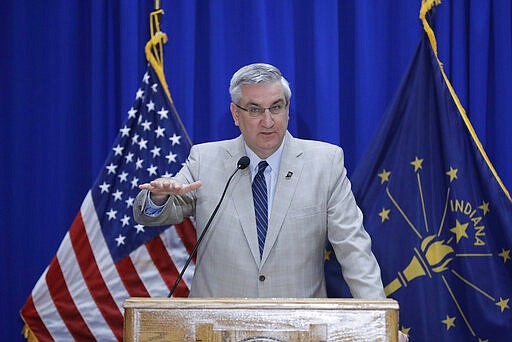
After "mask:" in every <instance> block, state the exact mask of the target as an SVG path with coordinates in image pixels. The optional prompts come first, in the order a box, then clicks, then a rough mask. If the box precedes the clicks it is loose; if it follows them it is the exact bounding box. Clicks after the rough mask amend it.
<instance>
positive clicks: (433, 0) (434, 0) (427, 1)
mask: <svg viewBox="0 0 512 342" xmlns="http://www.w3.org/2000/svg"><path fill="white" fill-rule="evenodd" d="M439 4H441V0H422V2H421V8H420V19H421V21H422V23H423V29H424V31H425V33H426V34H427V36H428V39H429V41H430V45H431V47H432V50H433V51H434V54H435V56H436V60H437V64H438V65H439V69H440V70H441V73H442V75H443V78H444V81H445V83H446V86H447V87H448V89H449V90H450V94H451V95H452V99H453V101H454V102H455V104H456V106H457V108H458V110H459V113H460V115H461V117H462V120H464V123H465V124H466V127H467V128H468V131H469V133H470V134H471V137H472V138H473V141H474V142H475V144H476V146H477V147H478V150H479V151H480V153H481V154H482V157H483V158H484V160H485V162H486V163H487V166H488V167H489V169H490V170H491V172H492V174H493V175H494V178H495V179H496V181H497V182H498V184H499V185H500V187H501V190H502V191H503V192H504V193H505V195H506V196H507V198H508V199H509V201H511V202H512V197H510V193H509V192H508V190H507V188H506V187H505V184H503V182H502V181H501V178H500V177H499V176H498V173H497V172H496V169H495V168H494V166H493V165H492V163H491V160H490V159H489V157H488V155H487V153H486V152H485V150H484V147H483V146H482V143H481V142H480V139H478V136H477V135H476V132H475V130H474V128H473V125H472V124H471V121H469V118H468V116H467V115H466V111H465V110H464V107H463V106H462V104H461V103H460V100H459V97H458V96H457V94H456V93H455V90H454V89H453V87H452V84H451V83H450V80H449V79H448V76H446V73H445V72H444V68H443V63H442V62H441V61H440V60H439V56H438V54H437V40H436V36H435V33H434V31H433V30H432V28H431V27H430V25H429V23H428V21H427V19H426V14H427V12H428V11H430V10H431V9H432V8H433V7H434V6H437V5H439Z"/></svg>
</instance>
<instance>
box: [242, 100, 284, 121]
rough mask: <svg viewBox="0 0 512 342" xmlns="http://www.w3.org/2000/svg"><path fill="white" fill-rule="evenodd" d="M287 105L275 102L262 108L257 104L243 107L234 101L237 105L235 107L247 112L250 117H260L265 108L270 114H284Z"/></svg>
mask: <svg viewBox="0 0 512 342" xmlns="http://www.w3.org/2000/svg"><path fill="white" fill-rule="evenodd" d="M287 105H288V104H287V103H276V104H274V105H272V106H270V107H268V108H263V107H259V106H250V107H248V108H244V107H242V106H240V105H238V104H236V103H235V106H237V108H239V109H241V110H244V111H246V112H247V113H249V116H250V117H251V118H261V117H262V116H263V114H265V111H266V110H267V109H268V111H269V112H270V114H273V115H280V114H284V113H285V112H286V106H287Z"/></svg>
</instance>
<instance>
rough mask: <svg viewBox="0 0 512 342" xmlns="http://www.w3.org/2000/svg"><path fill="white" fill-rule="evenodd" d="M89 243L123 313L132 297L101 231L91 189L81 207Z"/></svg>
mask: <svg viewBox="0 0 512 342" xmlns="http://www.w3.org/2000/svg"><path fill="white" fill-rule="evenodd" d="M80 211H81V213H82V220H83V223H84V227H85V231H86V232H87V237H88V238H89V244H90V245H91V248H92V251H93V254H94V259H95V260H96V264H97V265H98V268H99V270H100V273H101V276H102V277H103V280H104V282H105V285H106V286H107V288H108V290H109V291H110V295H111V296H112V297H113V298H114V300H115V302H116V304H117V306H118V308H119V310H120V311H121V313H124V308H123V303H124V301H125V300H126V298H128V297H130V295H129V294H128V291H127V290H126V288H125V287H124V284H123V282H122V281H121V278H120V276H119V273H118V272H117V268H116V267H115V265H114V260H113V259H112V256H111V255H110V253H109V249H108V246H107V243H106V242H105V238H104V236H103V234H102V232H101V227H100V224H99V220H98V215H97V214H96V209H95V208H94V202H93V200H92V195H91V191H90V190H89V192H87V195H86V196H85V199H84V201H83V203H82V207H81V209H80Z"/></svg>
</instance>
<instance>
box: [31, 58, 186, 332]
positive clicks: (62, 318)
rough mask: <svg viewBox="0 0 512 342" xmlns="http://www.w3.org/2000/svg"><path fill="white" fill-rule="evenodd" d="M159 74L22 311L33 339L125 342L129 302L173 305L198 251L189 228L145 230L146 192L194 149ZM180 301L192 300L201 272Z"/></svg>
mask: <svg viewBox="0 0 512 342" xmlns="http://www.w3.org/2000/svg"><path fill="white" fill-rule="evenodd" d="M170 108H171V105H170V101H169V99H168V97H167V95H166V93H165V91H164V89H162V84H161V83H160V81H159V79H158V77H157V74H156V73H155V71H154V69H153V67H152V66H151V65H148V69H147V72H146V73H145V74H144V77H143V80H142V84H141V87H140V88H139V90H138V91H137V95H136V98H135V102H134V104H133V106H132V108H131V109H130V110H129V112H128V119H127V121H126V123H125V124H124V126H123V127H122V128H121V129H120V132H119V134H118V136H117V139H116V141H115V143H114V147H113V148H112V151H111V152H110V155H109V156H108V158H107V160H106V162H105V166H104V168H103V170H102V171H101V173H100V175H99V177H98V179H97V180H96V182H95V183H94V185H93V186H92V188H91V189H90V191H89V192H88V193H87V195H86V196H85V199H84V201H83V203H82V206H81V208H80V212H79V213H78V215H77V216H76V218H75V220H74V222H73V224H72V225H71V228H70V230H69V232H68V233H67V234H66V236H65V237H64V240H63V241H62V243H61V245H60V247H59V250H58V251H57V255H56V256H55V257H54V258H53V260H52V262H51V264H50V265H49V266H48V268H47V269H46V270H45V272H44V273H43V275H42V276H41V278H40V279H39V281H38V282H37V284H36V286H35V287H34V289H33V290H32V294H31V295H30V297H29V298H28V300H27V302H26V303H25V305H24V306H23V308H22V310H21V315H22V318H23V320H24V321H25V324H26V325H25V336H27V337H30V336H35V337H36V338H37V339H38V340H39V341H52V340H56V341H72V340H97V341H115V340H118V341H121V340H122V338H123V307H122V305H123V303H124V301H125V300H126V299H127V298H128V297H134V296H136V297H166V296H167V294H168V293H169V289H170V288H171V287H172V286H173V285H174V282H175V280H176V278H177V277H178V274H179V270H181V269H182V267H183V266H184V264H185V262H186V260H187V258H188V256H189V253H190V252H191V250H192V247H193V245H194V242H195V239H196V235H195V230H194V227H193V225H192V223H191V222H190V221H188V220H186V221H184V222H183V223H182V224H179V225H176V226H171V227H160V228H146V227H144V226H142V225H140V224H137V223H136V222H135V221H134V219H133V216H132V206H133V201H134V199H135V196H136V195H137V193H138V191H139V189H138V185H139V184H141V183H144V182H148V181H150V180H152V179H154V178H156V177H159V176H172V175H173V174H174V173H176V172H177V171H178V170H179V169H180V168H181V165H182V163H183V162H184V161H185V159H186V158H187V156H188V153H189V150H190V147H191V146H190V143H189V142H188V140H187V139H186V135H185V132H184V131H183V129H182V127H181V126H180V124H179V123H180V122H179V120H178V118H177V117H176V116H175V115H174V114H173V112H172V111H171V110H170ZM191 266H192V267H189V268H188V270H187V273H185V276H184V282H181V283H180V286H179V287H178V289H177V290H176V292H175V295H176V296H188V292H189V288H190V283H191V279H192V274H193V272H194V267H193V265H191Z"/></svg>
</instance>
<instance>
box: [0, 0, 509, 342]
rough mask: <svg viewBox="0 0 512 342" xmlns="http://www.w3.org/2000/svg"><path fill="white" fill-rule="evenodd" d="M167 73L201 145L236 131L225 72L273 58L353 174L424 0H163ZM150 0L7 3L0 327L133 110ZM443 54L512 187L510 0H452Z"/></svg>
mask: <svg viewBox="0 0 512 342" xmlns="http://www.w3.org/2000/svg"><path fill="white" fill-rule="evenodd" d="M162 7H163V9H164V10H165V12H166V13H165V15H164V16H163V18H162V30H163V31H165V32H166V33H167V35H168V37H169V42H168V44H167V45H166V50H165V74H166V76H167V81H168V83H169V86H170V90H171V94H172V96H173V99H174V102H175V104H176V107H177V109H178V112H179V113H180V115H181V117H182V119H183V121H184V124H185V127H186V128H187V130H188V133H189V135H190V137H191V139H192V141H193V142H194V143H200V142H205V141H210V140H217V139H224V138H231V137H233V136H235V135H237V134H238V131H237V128H236V127H235V126H234V125H233V123H232V121H231V117H230V114H229V94H228V91H227V88H228V83H229V79H230V77H231V75H232V74H233V72H234V71H236V70H237V69H238V68H239V67H241V66H243V65H245V64H248V63H252V62H257V61H261V62H268V63H272V64H274V65H276V66H278V67H279V68H280V69H281V71H282V72H283V73H284V75H285V76H286V77H287V79H288V80H289V81H290V83H291V86H292V92H293V96H292V102H291V118H290V131H291V132H292V133H293V134H294V135H296V136H299V137H302V138H312V139H318V140H323V141H328V142H331V143H334V144H339V145H341V146H342V147H343V148H344V149H345V152H346V157H347V168H348V171H349V174H350V173H351V172H352V170H353V169H354V168H355V166H356V165H357V163H358V161H359V160H360V157H361V155H362V154H363V152H364V151H365V150H366V148H367V147H368V144H369V142H370V140H371V137H372V135H373V134H374V132H375V130H376V127H377V126H378V125H379V121H380V119H381V117H382V116H383V114H384V112H385V111H386V108H387V106H388V105H389V104H390V102H391V100H392V99H393V96H394V94H395V92H396V90H397V87H398V85H399V83H400V81H401V79H402V77H403V76H404V73H405V70H406V69H407V66H408V64H409V63H410V61H411V59H412V56H413V53H414V51H415V48H416V46H417V44H418V42H419V40H420V38H421V30H422V27H421V24H420V21H419V19H418V14H419V8H420V0H417V1H413V0H394V1H372V0H363V1H356V0H343V1H334V0H325V1H314V0H309V1H307V0H300V1H298V0H272V1H271V0H268V1H262V0H231V1H228V0H224V1H222V0H215V1H214V0H212V1H200V0H197V1H192V0H163V1H162ZM152 9H153V1H150V0H148V1H142V0H138V1H136V0H122V1H121V0H111V1H104V0H91V1H67V0H60V1H59V0H49V1H45V2H42V1H28V0H25V1H2V2H1V3H0V13H2V20H1V21H0V37H1V42H2V44H3V47H2V49H1V51H0V56H1V58H0V80H1V82H2V87H1V91H0V110H1V113H2V114H1V118H2V124H1V125H0V127H1V128H0V129H1V132H0V137H1V142H2V147H1V152H0V158H1V159H0V165H1V170H2V171H1V172H2V173H1V177H0V182H1V183H0V191H1V197H0V198H1V203H0V217H1V218H2V223H3V228H2V232H3V234H2V239H1V240H0V251H1V252H0V253H1V258H0V270H1V274H2V275H3V277H2V279H3V281H2V284H1V285H0V298H1V299H0V301H1V303H2V304H1V305H0V322H1V323H0V324H1V326H2V328H1V329H0V335H2V336H1V337H2V340H8V341H14V340H21V339H22V337H21V335H20V331H21V328H22V326H23V323H22V321H21V319H20V318H19V315H18V311H19V309H20V308H21V307H22V305H23V303H24V302H25V300H26V299H27V297H28V296H29V294H30V291H31V290H32V288H33V286H34V285H35V282H36V281H37V279H38V278H39V276H40V275H41V274H42V272H43V271H44V269H45V267H46V266H47V265H48V264H49V263H50V261H51V259H52V257H53V256H54V254H55V252H56V250H57V247H58V245H59V243H60V241H61V239H62V238H63V236H64V235H65V233H66V232H67V230H68V228H69V226H70V224H71V222H72V220H73V218H74V217H75V215H76V213H77V212H78V210H79V208H80V204H81V202H82V200H83V198H84V196H85V194H86V192H87V190H88V189H89V187H90V186H91V185H92V183H93V181H94V180H95V178H96V176H97V174H98V173H99V171H100V169H101V166H102V165H103V162H104V161H105V158H106V156H107V154H108V152H109V150H110V148H111V144H112V142H113V140H114V138H115V136H116V135H117V132H118V130H119V128H120V125H121V123H122V122H123V121H124V120H125V119H126V117H127V111H128V109H129V108H130V106H131V104H132V102H133V99H134V96H135V92H136V90H137V86H138V84H139V82H140V79H141V78H142V73H143V71H144V69H145V65H146V61H145V56H144V52H143V48H144V45H145V43H146V41H147V40H148V38H149V13H150V12H151V10H152ZM436 12H437V13H436V14H437V22H436V25H435V26H436V33H437V38H438V44H439V45H438V49H439V57H440V59H441V61H443V63H444V67H445V70H446V72H447V75H448V77H449V78H450V80H451V82H452V84H453V86H454V89H455V91H456V92H457V94H458V96H459V98H460V100H461V102H462V104H463V105H464V107H465V108H466V111H467V112H468V115H469V117H470V119H471V121H472V123H473V125H474V127H475V130H476V132H477V134H478V136H479V138H480V139H481V141H482V144H483V145H484V148H485V149H486V151H487V153H488V154H489V157H490V159H491V161H492V162H493V163H494V166H495V167H496V169H497V171H498V173H499V175H500V176H501V178H502V180H503V182H504V184H505V185H506V186H507V188H509V189H510V188H511V187H512V148H511V147H509V141H510V138H507V136H508V135H509V134H510V132H511V130H512V116H511V115H510V108H512V85H511V84H510V80H512V20H511V19H512V5H511V2H510V1H509V0H471V1H468V0H444V2H443V4H442V5H441V6H439V7H438V8H437V10H436Z"/></svg>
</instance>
